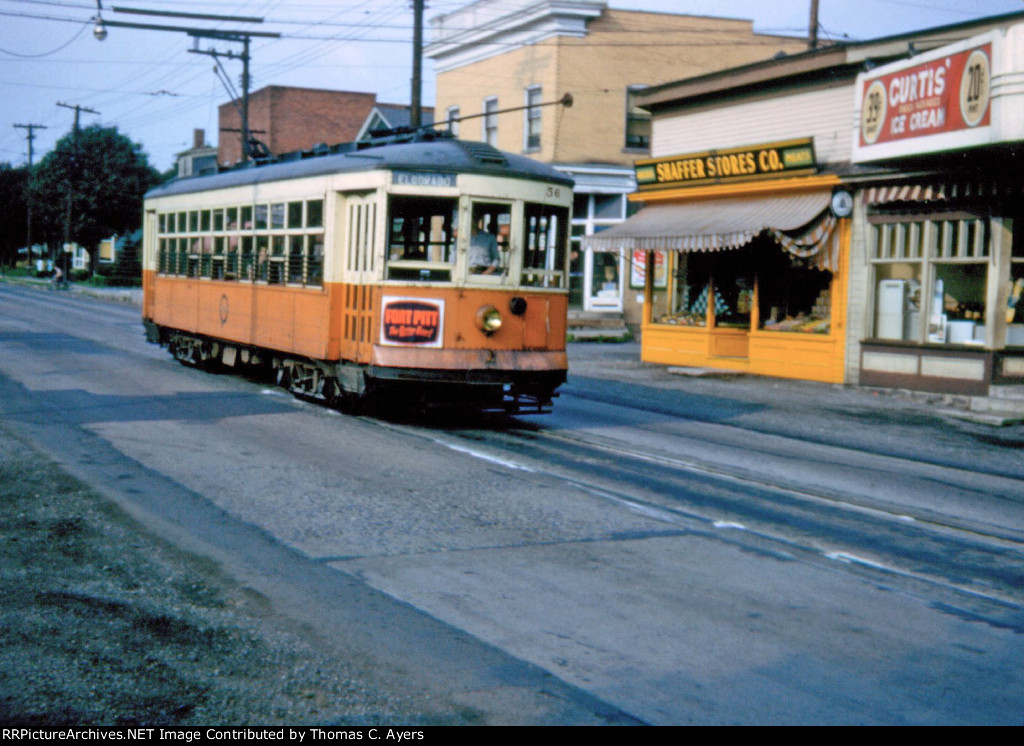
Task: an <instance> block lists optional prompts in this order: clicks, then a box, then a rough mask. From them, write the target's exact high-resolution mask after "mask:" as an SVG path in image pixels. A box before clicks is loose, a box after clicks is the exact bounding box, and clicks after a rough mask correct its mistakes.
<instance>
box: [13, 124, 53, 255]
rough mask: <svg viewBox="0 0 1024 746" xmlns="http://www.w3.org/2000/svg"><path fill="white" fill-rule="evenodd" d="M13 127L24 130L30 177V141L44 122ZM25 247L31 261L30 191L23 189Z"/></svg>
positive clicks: (30, 175)
mask: <svg viewBox="0 0 1024 746" xmlns="http://www.w3.org/2000/svg"><path fill="white" fill-rule="evenodd" d="M14 126H15V127H18V128H19V129H23V130H26V131H27V132H26V134H25V139H26V140H27V141H28V175H29V178H31V177H32V154H33V150H32V141H33V140H35V139H36V133H35V131H36V130H44V129H46V125H45V124H16V125H14ZM25 212H26V216H25V247H26V249H27V250H28V257H27V258H28V260H29V262H31V261H32V193H31V191H29V190H25Z"/></svg>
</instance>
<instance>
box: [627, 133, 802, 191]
mask: <svg viewBox="0 0 1024 746" xmlns="http://www.w3.org/2000/svg"><path fill="white" fill-rule="evenodd" d="M816 166H817V162H816V160H815V157H814V140H813V139H812V138H805V139H800V140H788V141H786V142H776V143H767V144H764V145H752V146H747V147H742V148H729V149H726V150H709V151H705V152H701V153H688V154H684V155H676V156H671V157H669V158H658V159H645V160H640V161H637V162H636V183H637V188H638V189H639V190H640V191H644V190H649V189H664V188H667V187H680V186H703V185H707V184H717V183H722V182H730V181H742V180H747V179H764V178H769V177H772V176H783V175H785V176H792V175H795V174H796V173H811V172H813V171H814V170H815V168H816Z"/></svg>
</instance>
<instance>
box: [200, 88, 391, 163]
mask: <svg viewBox="0 0 1024 746" xmlns="http://www.w3.org/2000/svg"><path fill="white" fill-rule="evenodd" d="M376 104H377V96H376V94H374V93H357V92H354V91H327V90H320V89H315V88H293V87H290V86H276V85H272V86H267V87H266V88H261V89H260V90H258V91H256V92H254V93H252V94H250V96H249V129H250V130H251V131H252V133H253V135H254V136H255V137H256V139H257V140H260V141H261V142H262V143H264V144H265V145H266V146H267V148H269V149H270V152H271V153H274V154H280V153H289V152H293V151H296V150H305V149H307V148H310V147H312V146H313V145H316V144H317V143H327V144H330V145H333V144H337V143H342V142H352V141H353V140H355V139H356V137H357V135H358V134H359V131H360V129H361V128H362V126H363V124H364V123H365V122H366V119H367V117H368V116H369V115H370V112H372V111H373V108H374V106H375V105H376ZM219 124H220V137H219V145H218V147H217V161H218V163H220V164H221V165H232V164H235V163H238V162H239V161H240V160H241V159H242V146H241V136H240V134H239V130H240V127H241V125H240V116H239V113H238V109H236V108H235V105H234V104H233V103H226V104H221V106H220V108H219Z"/></svg>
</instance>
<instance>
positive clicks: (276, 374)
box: [146, 323, 566, 414]
mask: <svg viewBox="0 0 1024 746" xmlns="http://www.w3.org/2000/svg"><path fill="white" fill-rule="evenodd" d="M146 335H147V338H148V339H149V341H151V342H155V343H158V344H161V345H164V346H166V347H167V348H168V351H169V352H170V353H171V354H172V355H173V356H174V358H175V359H176V360H178V361H179V362H181V363H182V364H184V365H190V366H194V367H198V368H203V369H235V370H238V371H239V372H246V371H247V372H249V373H255V374H258V375H262V376H265V377H268V378H270V379H272V380H273V381H274V382H275V383H276V384H277V385H279V386H281V387H282V388H285V389H287V390H288V391H290V392H292V393H293V394H294V395H296V396H298V397H300V398H303V399H307V400H312V401H318V402H322V403H323V404H325V405H327V406H330V407H335V408H338V409H342V410H347V411H361V410H363V409H364V408H371V407H380V408H386V409H387V410H389V411H396V410H398V411H408V412H425V411H430V410H435V409H460V410H465V411H473V412H480V413H501V414H543V413H547V412H550V411H551V406H552V399H554V398H555V397H556V396H557V395H558V394H557V393H556V390H557V388H558V387H559V386H560V385H561V384H562V383H564V382H565V380H566V371H564V370H543V371H535V370H529V371H525V370H522V371H520V370H493V369H486V370H432V369H420V368H391V367H381V366H374V365H359V364H356V363H351V362H346V361H337V362H332V361H323V360H313V359H309V358H304V357H299V356H293V355H288V354H285V353H282V352H275V351H272V350H264V349H258V348H253V347H248V346H245V345H239V344H236V343H232V342H225V341H222V340H216V339H211V338H208V337H203V336H198V335H193V334H188V333H185V332H181V331H177V330H173V329H167V328H163V327H159V326H157V325H155V324H152V323H147V324H146Z"/></svg>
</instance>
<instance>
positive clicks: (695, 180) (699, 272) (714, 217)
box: [587, 139, 852, 383]
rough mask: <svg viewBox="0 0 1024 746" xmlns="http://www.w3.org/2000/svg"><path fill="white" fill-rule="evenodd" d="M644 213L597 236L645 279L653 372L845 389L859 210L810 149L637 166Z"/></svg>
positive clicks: (743, 151) (799, 143)
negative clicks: (853, 229) (852, 217)
mask: <svg viewBox="0 0 1024 746" xmlns="http://www.w3.org/2000/svg"><path fill="white" fill-rule="evenodd" d="M636 171H637V184H638V191H637V192H636V193H635V194H633V195H631V197H630V199H631V200H634V201H638V202H642V203H643V204H644V208H643V209H642V210H640V212H638V213H637V214H636V215H634V216H633V217H631V218H630V219H629V220H627V221H626V222H625V223H623V224H621V225H619V226H616V227H614V228H612V229H609V230H607V231H604V232H602V233H599V234H597V235H594V236H590V237H588V240H587V243H588V245H589V246H590V247H591V248H593V249H594V250H599V251H609V250H617V251H622V252H624V254H625V255H626V256H627V257H630V258H631V261H632V264H633V268H634V272H635V273H636V274H637V275H638V276H639V277H642V278H643V285H644V320H643V326H642V340H641V357H642V359H643V360H644V361H645V362H651V363H661V364H666V365H674V366H687V367H698V368H717V369H724V370H735V371H741V372H745V373H754V374H759V375H766V376H776V377H782V378H796V379H802V380H811V381H824V382H832V383H841V382H843V380H844V371H845V349H846V333H845V326H846V323H845V320H846V301H847V299H846V291H847V273H848V269H849V268H848V263H849V256H850V252H849V243H850V226H849V223H850V221H849V219H848V216H849V209H850V208H851V207H852V199H851V198H850V195H849V193H847V192H845V191H844V190H843V189H842V183H841V180H840V178H839V177H838V176H836V175H834V174H823V173H818V172H817V168H816V165H815V162H814V149H813V142H812V141H811V140H810V139H804V140H793V141H787V142H782V143H769V144H764V145H756V146H750V147H745V148H733V149H729V150H721V151H711V152H704V153H693V154H686V155H680V156H673V157H671V158H662V159H657V160H647V161H639V162H637V164H636Z"/></svg>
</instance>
